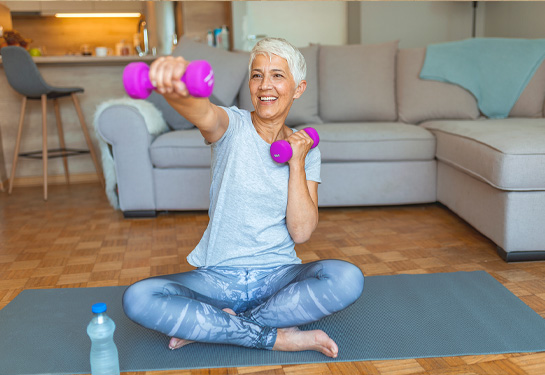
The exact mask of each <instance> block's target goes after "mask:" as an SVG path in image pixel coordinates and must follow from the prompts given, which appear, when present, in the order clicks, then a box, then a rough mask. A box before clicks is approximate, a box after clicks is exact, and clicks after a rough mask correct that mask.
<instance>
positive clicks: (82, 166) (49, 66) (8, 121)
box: [0, 55, 159, 185]
mask: <svg viewBox="0 0 545 375" xmlns="http://www.w3.org/2000/svg"><path fill="white" fill-rule="evenodd" d="M158 57H159V56H144V57H139V56H136V55H132V56H105V57H96V56H40V57H34V58H33V59H34V61H35V62H36V65H37V66H38V69H39V70H40V73H41V75H42V77H43V78H44V80H45V81H46V82H47V83H48V84H50V85H52V86H59V87H74V86H78V87H82V88H83V89H84V90H85V92H84V93H81V94H78V97H79V100H80V104H81V107H82V112H83V114H84V117H85V121H86V122H87V127H88V128H89V132H90V134H91V138H92V139H93V143H94V144H95V151H97V153H98V152H99V151H98V150H99V149H98V142H97V135H96V133H95V131H94V128H93V120H94V113H95V110H96V108H97V106H98V105H99V104H100V103H102V102H104V101H107V100H111V99H117V98H122V97H125V98H128V96H127V95H126V93H125V90H124V88H123V80H122V76H123V69H124V68H125V66H126V65H127V64H128V63H130V62H132V61H143V62H146V63H148V64H149V63H151V62H152V61H153V60H155V59H157V58H158ZM3 70H4V69H3V66H2V64H1V60H0V87H1V88H2V90H0V113H2V116H0V134H2V137H1V140H0V142H2V143H3V149H4V159H5V169H6V170H7V171H11V162H12V159H13V151H14V146H15V139H16V137H17V126H18V123H19V115H20V111H21V100H22V96H21V95H20V94H18V93H17V92H15V91H14V90H13V89H12V88H11V86H10V85H9V83H8V81H7V77H6V75H5V73H4V71H3ZM59 106H60V110H61V116H62V123H63V127H64V135H65V140H66V146H67V147H73V148H87V145H86V143H85V139H84V136H83V134H82V132H81V128H80V125H79V121H78V118H77V114H76V112H75V110H74V106H73V104H72V102H71V100H70V98H69V97H68V98H60V99H59ZM47 113H48V115H47V124H48V130H47V133H48V147H49V148H51V149H53V148H57V147H59V145H58V142H59V140H58V136H57V128H56V119H55V112H54V110H53V103H51V101H50V102H49V103H48V112H47ZM41 121H42V120H41V107H40V102H39V101H38V100H30V101H29V102H28V104H27V109H26V112H25V122H24V127H25V129H24V131H23V138H22V142H21V150H20V152H26V151H34V150H40V149H41V144H42V131H41ZM1 148H2V147H0V149H1ZM0 159H1V157H0ZM0 163H1V160H0ZM69 169H70V180H71V181H73V182H78V181H81V182H85V181H94V180H96V174H95V171H94V166H93V164H92V162H91V158H89V157H88V156H81V157H80V156H78V157H73V158H69ZM1 170H2V166H0V171H1ZM0 174H1V173H0ZM63 174H64V170H63V166H62V159H61V158H58V159H51V160H50V162H49V175H50V177H51V178H50V179H49V180H50V182H51V183H52V184H54V183H56V182H57V181H58V182H60V183H63V182H64V178H63V177H62V175H63ZM15 176H16V178H15V184H16V185H33V184H37V185H39V184H41V182H42V178H41V176H42V163H41V161H37V160H31V159H24V158H21V159H19V163H18V165H17V172H16V175H15ZM3 178H4V176H0V179H3Z"/></svg>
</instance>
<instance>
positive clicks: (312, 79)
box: [238, 45, 322, 126]
mask: <svg viewBox="0 0 545 375" xmlns="http://www.w3.org/2000/svg"><path fill="white" fill-rule="evenodd" d="M318 49H319V46H317V45H312V46H309V47H303V48H299V50H300V51H301V53H302V54H303V56H304V58H305V62H306V64H307V76H306V79H305V80H306V81H307V88H306V90H305V92H304V93H303V95H302V96H301V97H300V98H299V99H295V101H294V102H293V105H292V106H291V109H290V112H289V114H288V118H287V119H286V125H288V126H297V125H309V124H321V123H322V120H321V119H320V117H319V116H318ZM246 55H247V56H248V58H247V60H248V61H247V62H248V63H249V59H250V54H249V53H247V54H246ZM246 66H248V64H246ZM248 85H249V75H248V70H246V78H245V79H244V83H243V84H242V86H241V87H240V93H239V102H238V105H239V107H240V108H242V109H246V110H248V111H253V110H254V106H253V104H252V99H251V97H250V90H249V89H248Z"/></svg>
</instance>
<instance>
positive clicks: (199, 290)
mask: <svg viewBox="0 0 545 375" xmlns="http://www.w3.org/2000/svg"><path fill="white" fill-rule="evenodd" d="M363 283H364V277H363V274H362V272H361V271H360V269H359V268H358V267H356V266H354V265H353V264H351V263H348V262H345V261H342V260H320V261H316V262H312V263H307V264H291V265H284V266H279V267H273V268H243V267H201V268H198V269H196V270H193V271H189V272H184V273H179V274H175V275H165V276H158V277H153V278H149V279H145V280H142V281H139V282H137V283H135V284H133V285H131V286H130V287H129V288H128V289H127V290H126V292H125V294H124V296H123V308H124V310H125V314H126V315H127V316H128V317H129V318H130V319H131V320H133V321H134V322H136V323H138V324H140V325H142V326H144V327H146V328H149V329H153V330H156V331H159V332H162V333H164V334H165V335H168V336H172V337H177V338H181V339H185V340H191V341H198V342H207V343H219V344H233V345H239V346H245V347H250V348H262V349H272V347H273V346H274V343H275V341H276V333H277V328H287V327H297V326H299V325H303V324H307V323H311V322H315V321H317V320H320V319H322V318H323V317H325V316H328V315H331V314H333V313H335V312H337V311H340V310H342V309H344V308H346V307H347V306H349V305H350V304H352V303H353V302H354V301H356V299H358V297H359V296H360V295H361V293H362V291H363ZM224 308H230V309H232V310H234V311H235V313H236V314H237V315H231V314H228V313H227V312H225V311H222V309H224Z"/></svg>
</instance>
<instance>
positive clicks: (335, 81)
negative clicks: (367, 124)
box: [318, 41, 398, 122]
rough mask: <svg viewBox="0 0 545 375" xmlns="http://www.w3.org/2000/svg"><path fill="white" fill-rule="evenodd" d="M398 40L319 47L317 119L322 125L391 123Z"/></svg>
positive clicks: (393, 113) (394, 108)
mask: <svg viewBox="0 0 545 375" xmlns="http://www.w3.org/2000/svg"><path fill="white" fill-rule="evenodd" d="M397 46H398V41H394V42H388V43H383V44H376V45H344V46H320V50H319V53H318V78H319V85H320V86H319V103H320V112H319V115H320V118H321V119H322V120H323V121H324V122H349V121H395V120H396V119H397V111H396V101H395V61H396V54H397Z"/></svg>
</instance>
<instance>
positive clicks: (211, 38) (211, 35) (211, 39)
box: [206, 30, 214, 47]
mask: <svg viewBox="0 0 545 375" xmlns="http://www.w3.org/2000/svg"><path fill="white" fill-rule="evenodd" d="M206 43H207V44H208V45H209V46H210V47H214V32H213V31H212V30H208V33H207V34H206Z"/></svg>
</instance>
